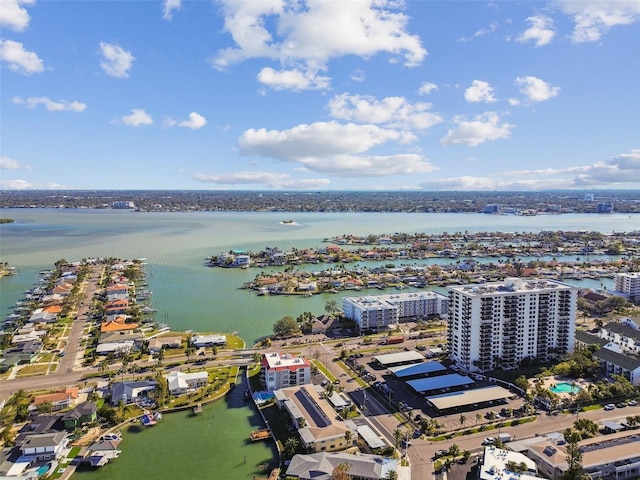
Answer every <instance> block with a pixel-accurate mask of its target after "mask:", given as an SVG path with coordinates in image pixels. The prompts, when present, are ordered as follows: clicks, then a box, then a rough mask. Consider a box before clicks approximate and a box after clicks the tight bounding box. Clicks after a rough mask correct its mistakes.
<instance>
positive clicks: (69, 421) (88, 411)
mask: <svg viewBox="0 0 640 480" xmlns="http://www.w3.org/2000/svg"><path fill="white" fill-rule="evenodd" d="M97 412H98V407H97V406H96V404H95V403H93V402H84V403H81V404H80V405H77V406H76V407H75V408H73V409H72V410H69V411H68V412H66V413H65V414H64V416H63V417H62V421H63V422H64V428H66V429H67V430H73V429H75V428H78V427H80V426H82V425H83V424H85V423H91V422H95V421H96V420H97V418H98V413H97Z"/></svg>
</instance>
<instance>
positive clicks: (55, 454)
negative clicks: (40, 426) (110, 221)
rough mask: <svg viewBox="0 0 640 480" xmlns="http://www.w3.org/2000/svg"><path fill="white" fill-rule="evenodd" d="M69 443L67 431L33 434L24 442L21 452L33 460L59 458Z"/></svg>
mask: <svg viewBox="0 0 640 480" xmlns="http://www.w3.org/2000/svg"><path fill="white" fill-rule="evenodd" d="M67 443H68V440H67V432H56V433H39V434H33V435H29V436H27V438H26V439H25V441H24V442H23V443H22V445H21V446H20V453H21V454H22V456H23V457H26V459H28V460H30V461H32V462H38V461H46V460H57V459H58V458H60V457H61V456H62V455H63V451H64V449H65V448H66V447H67Z"/></svg>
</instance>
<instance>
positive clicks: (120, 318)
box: [100, 315, 139, 333]
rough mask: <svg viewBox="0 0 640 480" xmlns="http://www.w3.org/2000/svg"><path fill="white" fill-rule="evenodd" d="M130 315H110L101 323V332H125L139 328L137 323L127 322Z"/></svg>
mask: <svg viewBox="0 0 640 480" xmlns="http://www.w3.org/2000/svg"><path fill="white" fill-rule="evenodd" d="M128 318H129V316H128V315H110V316H109V317H107V320H105V321H104V322H102V323H101V324H100V333H110V332H125V331H128V330H135V329H136V328H138V326H139V325H138V324H137V323H133V322H132V323H127V319H128Z"/></svg>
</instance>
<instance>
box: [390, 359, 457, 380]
mask: <svg viewBox="0 0 640 480" xmlns="http://www.w3.org/2000/svg"><path fill="white" fill-rule="evenodd" d="M446 369H447V367H445V366H444V365H442V364H441V363H440V362H422V363H417V364H415V365H399V366H397V367H391V368H389V371H390V372H391V373H393V374H394V375H395V376H396V377H398V378H404V377H413V376H416V375H423V376H425V375H428V374H430V373H435V372H444V371H445V370H446Z"/></svg>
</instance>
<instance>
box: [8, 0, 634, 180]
mask: <svg viewBox="0 0 640 480" xmlns="http://www.w3.org/2000/svg"><path fill="white" fill-rule="evenodd" d="M0 27H1V28H2V32H1V34H0V68H1V71H0V74H1V75H2V81H1V82H0V93H1V104H0V108H1V109H2V116H1V117H0V144H1V145H2V146H1V147H0V148H1V150H0V169H1V170H0V174H1V177H0V189H3V190H28V189H65V190H74V189H179V190H202V189H212V190H313V191H319V190H428V191H431V190H461V191H464V190H467V191H493V190H498V191H500V190H503V191H508V190H524V191H527V190H549V189H580V190H599V189H626V190H629V189H637V188H640V141H639V139H640V88H638V79H639V78H640V49H638V44H640V0H628V1H601V0H592V1H588V2H583V1H575V0H551V1H535V2H534V1H531V2H478V1H457V2H450V1H417V0H414V1H410V0H408V1H402V0H369V1H366V0H361V1H360V0H351V1H346V2H345V1H342V2H338V1H327V0H303V1H285V0H261V1H237V0H216V1H182V0H165V1H157V2H156V1H144V2H141V1H126V0H125V1H119V2H110V1H96V2H62V1H57V0H51V1H46V2H45V1H40V2H37V1H35V0H0Z"/></svg>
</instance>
